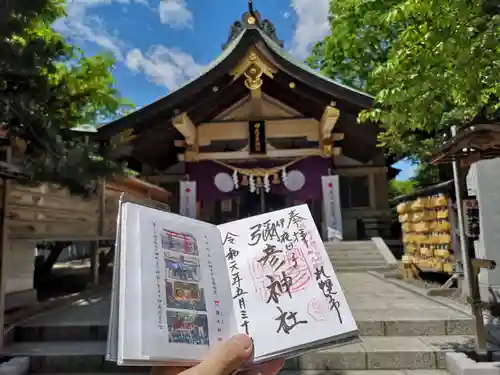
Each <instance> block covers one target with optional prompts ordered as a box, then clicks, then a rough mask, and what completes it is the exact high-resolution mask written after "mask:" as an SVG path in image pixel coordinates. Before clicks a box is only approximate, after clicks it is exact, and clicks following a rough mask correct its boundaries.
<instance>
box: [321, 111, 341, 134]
mask: <svg viewBox="0 0 500 375" xmlns="http://www.w3.org/2000/svg"><path fill="white" fill-rule="evenodd" d="M339 117H340V111H339V110H338V109H337V108H335V107H333V106H331V105H327V106H326V107H325V110H324V111H323V115H322V116H321V120H320V126H321V134H322V136H323V139H329V138H330V137H331V135H332V131H333V128H335V124H336V123H337V121H338V119H339Z"/></svg>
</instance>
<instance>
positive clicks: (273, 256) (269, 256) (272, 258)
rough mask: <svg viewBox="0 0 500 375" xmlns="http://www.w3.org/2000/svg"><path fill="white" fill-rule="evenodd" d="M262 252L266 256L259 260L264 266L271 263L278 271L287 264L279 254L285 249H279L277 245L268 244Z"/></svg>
mask: <svg viewBox="0 0 500 375" xmlns="http://www.w3.org/2000/svg"><path fill="white" fill-rule="evenodd" d="M262 252H263V253H264V256H263V257H262V258H260V259H259V260H258V261H257V262H258V263H260V265H261V266H262V267H264V266H265V265H266V264H269V266H271V267H272V268H273V269H274V270H275V271H278V270H279V269H280V268H281V267H282V266H283V265H284V264H285V260H284V259H283V258H282V257H280V256H279V255H282V253H283V251H282V250H278V249H277V248H276V246H274V245H269V244H267V245H266V248H265V249H264V250H263V251H262Z"/></svg>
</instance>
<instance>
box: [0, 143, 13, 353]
mask: <svg viewBox="0 0 500 375" xmlns="http://www.w3.org/2000/svg"><path fill="white" fill-rule="evenodd" d="M5 153H6V155H5V162H6V163H7V164H9V165H10V163H11V161H12V149H11V147H10V146H8V147H7V148H6V150H5ZM2 180H3V190H2V197H1V199H2V211H1V214H0V244H1V248H0V328H1V329H2V331H1V334H0V349H3V346H4V326H5V291H6V283H7V275H6V274H5V273H6V270H7V255H8V250H9V249H8V247H9V240H8V236H9V234H8V218H9V217H8V213H9V208H8V203H9V196H10V181H9V180H8V179H7V178H5V177H4V178H3V179H2Z"/></svg>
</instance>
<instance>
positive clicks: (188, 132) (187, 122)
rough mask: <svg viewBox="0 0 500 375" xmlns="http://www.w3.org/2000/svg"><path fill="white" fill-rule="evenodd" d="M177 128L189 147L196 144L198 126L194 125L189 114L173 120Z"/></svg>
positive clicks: (183, 114)
mask: <svg viewBox="0 0 500 375" xmlns="http://www.w3.org/2000/svg"><path fill="white" fill-rule="evenodd" d="M172 124H173V125H174V126H175V128H176V129H177V130H178V131H179V132H180V133H181V134H182V135H183V136H184V138H185V139H186V143H187V144H188V145H191V146H192V145H195V144H196V126H195V125H194V124H193V122H192V121H191V119H190V118H189V116H188V115H187V113H185V112H184V113H182V114H180V115H179V116H177V117H175V118H174V119H173V120H172Z"/></svg>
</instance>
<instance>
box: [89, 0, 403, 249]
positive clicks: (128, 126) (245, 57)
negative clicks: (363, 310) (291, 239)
mask: <svg viewBox="0 0 500 375" xmlns="http://www.w3.org/2000/svg"><path fill="white" fill-rule="evenodd" d="M372 103H373V98H372V97H371V96H370V95H368V94H366V93H363V92H360V91H358V90H356V89H354V88H351V87H348V86H345V85H343V84H340V83H338V82H336V81H334V80H331V79H329V78H327V77H325V76H323V75H322V74H320V73H319V72H318V71H316V70H314V69H312V68H310V67H309V66H307V65H306V64H304V63H303V62H300V61H297V60H296V59H295V58H294V57H292V56H291V55H289V54H288V53H287V52H286V51H285V49H284V43H283V42H282V41H281V40H280V39H279V38H278V36H277V33H276V30H275V28H274V26H273V24H272V23H271V21H269V20H268V19H263V18H262V17H261V15H260V14H259V12H257V11H256V10H254V9H253V6H252V5H251V3H250V5H249V9H248V11H247V12H246V13H244V15H243V16H242V18H241V20H239V21H236V22H234V23H233V25H232V26H231V28H230V34H229V38H228V40H227V41H226V42H225V43H224V44H223V46H222V52H221V54H220V55H219V56H218V57H217V58H216V59H215V60H214V61H213V62H212V63H211V64H209V65H208V66H207V67H206V69H205V70H204V71H203V72H202V73H201V74H199V76H197V77H196V78H194V79H192V80H191V81H189V82H187V83H185V84H184V85H183V86H182V87H180V88H179V89H177V90H176V91H174V92H171V93H169V94H168V95H167V96H165V97H163V98H161V99H160V100H158V101H156V102H154V103H152V104H150V105H148V106H145V107H143V108H141V109H139V110H137V111H136V112H133V113H131V114H129V115H127V116H125V117H122V118H120V119H118V120H116V121H114V122H112V123H109V124H107V125H104V126H102V127H100V128H99V131H98V137H99V138H100V139H103V140H105V139H109V138H110V137H112V136H114V135H117V134H120V133H122V132H129V134H131V137H130V138H131V140H130V144H129V146H128V147H127V149H128V151H127V155H126V157H125V159H126V161H127V165H128V167H129V168H130V169H132V170H135V171H137V172H138V173H139V175H140V178H142V179H146V180H147V181H149V182H152V183H155V184H158V185H161V186H163V187H165V188H166V189H168V190H169V191H171V192H172V193H173V196H174V198H173V199H172V211H174V212H179V210H181V208H180V207H179V201H180V200H181V199H182V198H181V195H183V194H185V192H183V191H182V188H180V186H182V182H184V181H190V182H193V183H195V184H196V196H195V197H194V198H193V201H194V203H195V210H194V211H193V212H194V213H193V214H192V215H191V216H196V217H197V218H198V219H201V220H205V221H209V222H212V223H214V224H219V223H223V222H227V221H231V220H235V219H238V218H244V217H248V216H251V215H255V214H259V213H263V212H268V211H273V210H277V209H280V208H284V207H289V206H292V205H296V204H302V203H307V204H308V205H309V208H310V210H311V212H312V214H313V216H314V218H315V220H316V223H317V225H318V228H323V227H324V221H325V212H326V211H325V204H326V203H325V199H326V198H325V196H326V195H325V193H324V187H322V177H324V176H338V179H337V180H336V181H338V192H339V193H338V195H339V197H340V198H339V200H340V202H336V204H337V206H336V207H337V208H338V207H340V212H341V221H342V232H343V238H344V239H346V240H356V239H364V238H367V237H370V236H383V235H384V233H383V232H384V231H385V230H387V227H388V225H389V223H390V209H389V204H388V195H387V194H388V181H389V179H390V178H393V177H394V174H395V170H394V169H393V168H391V167H390V164H392V163H393V161H391V160H389V159H388V158H387V157H386V156H385V155H384V152H383V150H382V149H380V148H378V147H377V133H378V132H379V128H378V127H377V126H376V125H374V124H369V123H358V121H357V116H358V114H359V112H360V111H362V110H364V109H367V108H370V106H371V105H372ZM328 186H329V187H332V184H331V183H329V185H328ZM187 190H190V189H187Z"/></svg>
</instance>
